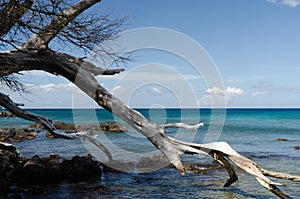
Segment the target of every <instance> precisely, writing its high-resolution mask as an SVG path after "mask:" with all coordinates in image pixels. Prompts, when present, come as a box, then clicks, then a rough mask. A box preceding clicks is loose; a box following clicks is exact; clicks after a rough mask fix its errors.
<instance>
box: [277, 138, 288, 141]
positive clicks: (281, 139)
mask: <svg viewBox="0 0 300 199" xmlns="http://www.w3.org/2000/svg"><path fill="white" fill-rule="evenodd" d="M277 140H278V141H288V139H287V138H278V139H277Z"/></svg>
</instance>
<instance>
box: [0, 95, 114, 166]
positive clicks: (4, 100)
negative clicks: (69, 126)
mask: <svg viewBox="0 0 300 199" xmlns="http://www.w3.org/2000/svg"><path fill="white" fill-rule="evenodd" d="M0 105H1V106H2V107H4V108H6V109H7V110H8V111H10V112H11V113H13V114H15V115H16V116H18V117H20V118H23V119H26V120H30V121H33V122H36V123H40V124H42V125H43V126H44V127H45V128H46V129H47V130H48V131H49V132H50V133H51V134H52V135H53V136H54V137H58V138H64V139H74V138H79V137H80V138H82V139H84V140H88V141H89V142H91V143H93V144H94V145H95V146H97V147H98V148H100V149H101V150H102V151H104V153H105V154H106V156H107V157H108V159H109V160H112V158H113V157H112V155H111V153H110V152H109V150H108V149H107V148H106V147H105V146H104V145H102V144H101V143H100V142H99V141H98V140H97V139H96V138H95V137H93V136H92V135H90V134H89V133H87V132H77V133H63V132H59V131H57V129H56V128H55V127H54V125H53V124H52V123H51V122H50V121H49V120H48V119H46V118H44V117H42V116H40V115H36V114H33V113H30V112H28V111H26V110H23V109H21V108H19V107H18V106H19V105H20V104H17V103H14V102H13V101H12V100H11V99H10V98H9V97H8V96H7V95H5V94H3V93H1V92H0Z"/></svg>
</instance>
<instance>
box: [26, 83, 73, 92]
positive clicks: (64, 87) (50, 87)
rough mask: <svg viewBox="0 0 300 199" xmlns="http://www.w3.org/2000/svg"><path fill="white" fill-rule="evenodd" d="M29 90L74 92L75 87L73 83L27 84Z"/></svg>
mask: <svg viewBox="0 0 300 199" xmlns="http://www.w3.org/2000/svg"><path fill="white" fill-rule="evenodd" d="M25 87H26V88H27V89H28V90H33V92H37V91H38V92H72V91H73V89H74V88H75V86H74V85H73V83H66V84H62V83H60V84H53V83H50V84H42V85H39V84H25Z"/></svg>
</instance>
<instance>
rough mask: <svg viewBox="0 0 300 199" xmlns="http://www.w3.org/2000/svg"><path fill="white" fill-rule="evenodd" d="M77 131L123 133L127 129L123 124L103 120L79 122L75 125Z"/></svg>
mask: <svg viewBox="0 0 300 199" xmlns="http://www.w3.org/2000/svg"><path fill="white" fill-rule="evenodd" d="M76 130H77V131H88V130H92V131H104V132H115V133H123V132H127V131H128V129H127V127H126V126H125V125H124V124H121V123H119V122H115V121H112V122H103V123H99V124H79V125H76Z"/></svg>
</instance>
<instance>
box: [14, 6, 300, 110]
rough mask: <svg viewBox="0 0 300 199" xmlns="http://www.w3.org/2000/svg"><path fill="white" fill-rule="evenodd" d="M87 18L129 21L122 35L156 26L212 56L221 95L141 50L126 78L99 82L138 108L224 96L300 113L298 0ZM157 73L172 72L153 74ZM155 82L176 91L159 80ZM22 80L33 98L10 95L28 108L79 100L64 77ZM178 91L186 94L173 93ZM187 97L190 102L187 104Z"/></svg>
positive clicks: (165, 58)
mask: <svg viewBox="0 0 300 199" xmlns="http://www.w3.org/2000/svg"><path fill="white" fill-rule="evenodd" d="M89 12H104V13H107V12H110V13H112V14H113V15H115V16H120V15H123V16H124V15H125V16H128V18H129V21H128V23H127V24H126V26H125V27H124V29H125V30H130V29H133V28H144V27H159V28H166V29H171V30H174V31H177V32H179V33H181V34H184V35H186V36H187V37H189V38H191V39H193V40H194V41H195V42H197V43H198V44H199V45H201V46H202V47H203V49H204V51H206V52H207V53H208V55H209V56H210V58H211V59H212V62H214V63H215V65H216V68H217V70H218V71H219V73H220V76H221V78H222V81H223V88H221V87H220V88H219V87H217V86H215V87H209V86H208V85H207V84H206V83H205V76H201V75H200V76H199V77H197V75H198V74H197V72H195V71H194V70H193V67H192V66H191V65H190V64H189V63H187V62H186V60H183V59H181V58H180V57H178V56H175V55H172V54H170V53H168V52H161V51H159V50H143V51H140V52H137V53H136V54H135V58H136V60H135V62H132V63H129V64H128V66H127V67H126V72H124V73H123V74H121V75H119V76H114V77H105V78H99V81H100V82H101V83H102V84H103V85H104V86H105V87H107V88H108V89H109V90H111V91H112V92H114V94H116V95H117V96H118V97H120V98H121V99H122V100H124V101H125V102H126V103H129V104H130V105H131V106H133V107H189V106H191V107H193V106H198V107H210V106H212V104H211V103H209V101H210V100H209V99H210V97H211V96H212V95H218V96H223V95H224V94H226V97H227V98H226V99H227V101H226V103H227V106H228V107H300V80H299V76H300V23H299V20H300V1H299V0H251V1H250V0H248V1H246V0H226V1H225V0H224V1H220V0H218V1H217V0H189V1H185V2H184V1H178V0H164V1H161V0H152V1H146V0H129V1H124V0H103V1H102V2H101V3H99V4H97V5H96V6H95V7H93V8H91V10H89ZM153 37H155V35H153ZM141 66H142V67H141ZM158 66H160V67H161V68H163V69H167V70H166V71H165V72H161V71H160V70H159V69H157V70H158V71H155V70H151V68H157V67H158ZM111 67H112V66H111ZM147 67H148V68H147ZM137 68H138V70H137ZM158 68H159V67H158ZM142 69H143V70H144V71H142ZM149 70H150V71H149ZM174 71H175V72H174ZM129 74H131V75H132V74H135V75H136V76H130V75H129ZM172 74H173V75H174V74H175V76H176V75H178V74H181V75H182V76H183V77H184V80H185V81H186V83H187V84H186V85H188V87H189V88H191V91H189V93H190V94H188V92H186V93H184V92H183V91H187V90H189V89H187V88H185V87H183V85H185V83H182V84H181V83H180V82H179V83H178V82H176V79H174V77H175V76H172ZM158 76H160V77H161V78H163V77H165V79H169V80H170V82H173V84H172V85H171V84H168V83H167V82H166V81H160V80H158V79H159V78H158ZM128 77H131V79H130V78H128ZM151 77H153V78H154V79H153V80H151ZM132 78H133V79H134V78H136V79H138V78H140V80H137V81H136V82H134V81H131V80H132ZM172 78H173V79H172ZM22 79H23V80H24V81H25V83H26V85H27V86H28V87H29V88H31V89H32V92H33V94H34V95H32V94H30V95H24V98H25V99H24V98H20V97H19V96H17V95H16V94H11V96H12V97H13V98H14V99H16V100H17V101H23V102H24V103H25V104H26V107H28V108H34V107H35V108H38V107H52V108H54V107H60V108H62V107H72V106H74V103H73V98H74V96H76V97H78V96H77V94H75V95H74V90H73V86H72V85H71V84H69V83H68V82H67V81H65V80H63V79H62V78H58V77H55V76H52V75H49V74H47V75H46V74H43V73H39V72H31V73H30V74H29V75H28V74H26V75H25V76H24V77H22ZM120 79H121V81H120ZM125 80H127V81H125ZM142 80H145V82H144V84H143V81H142ZM171 80H172V81H171ZM137 82H139V83H138V84H139V86H136V85H135V84H137ZM120 83H122V85H120ZM132 85H135V90H134V92H131V95H130V96H126V91H127V90H126V87H127V89H129V88H130V86H132ZM175 85H178V86H175ZM175 87H178V88H179V89H180V88H181V89H182V93H181V92H180V91H174V90H173V89H174V88H175ZM46 91H47V92H46ZM75 93H78V92H75ZM178 93H181V94H182V95H181V94H178ZM127 95H128V92H127ZM189 95H193V96H192V98H193V102H192V103H191V104H190V105H189V99H188V98H187V97H186V96H189ZM194 98H195V99H194ZM80 99H81V98H80ZM83 99H84V100H83ZM207 99H208V102H205V101H207ZM75 101H77V102H76V103H77V104H76V106H83V107H84V106H94V104H93V103H92V102H90V101H89V100H88V99H87V98H85V97H84V96H82V100H79V101H81V102H82V104H80V103H81V102H80V103H79V102H78V100H75ZM194 102H195V103H194ZM72 103H73V104H72Z"/></svg>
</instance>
